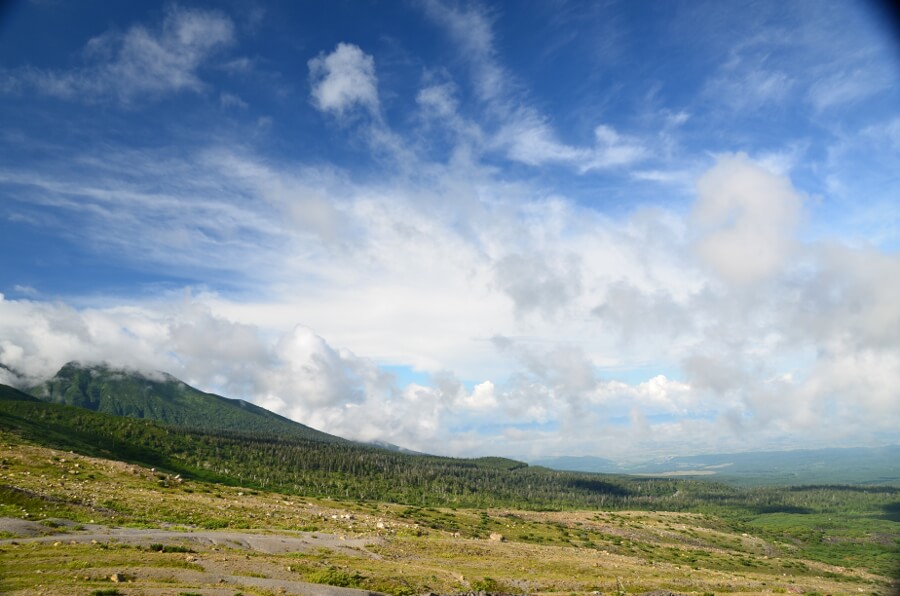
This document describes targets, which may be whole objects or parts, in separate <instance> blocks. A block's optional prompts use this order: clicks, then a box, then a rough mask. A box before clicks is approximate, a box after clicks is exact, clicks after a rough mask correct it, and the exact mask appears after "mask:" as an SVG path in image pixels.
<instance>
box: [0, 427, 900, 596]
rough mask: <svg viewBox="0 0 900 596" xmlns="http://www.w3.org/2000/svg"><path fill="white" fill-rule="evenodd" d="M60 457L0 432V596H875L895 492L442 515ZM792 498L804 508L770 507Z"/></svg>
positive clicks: (880, 588)
mask: <svg viewBox="0 0 900 596" xmlns="http://www.w3.org/2000/svg"><path fill="white" fill-rule="evenodd" d="M73 451H74V450H73ZM73 451H72V452H70V451H63V450H58V449H50V448H47V447H43V446H39V445H37V444H34V443H33V442H30V441H28V440H25V439H23V438H21V437H20V436H17V435H16V434H13V433H9V432H0V517H3V518H5V521H4V522H3V524H2V527H0V532H4V534H3V535H2V536H3V538H2V539H0V570H2V572H0V593H4V594H7V593H9V594H34V593H45V594H91V593H107V594H112V593H117V594H137V593H141V594H179V593H205V594H212V593H219V594H235V593H237V592H241V593H242V594H259V595H262V594H277V593H304V592H306V593H308V592H309V590H308V589H305V588H304V586H308V583H315V584H320V585H327V586H333V587H334V589H335V590H339V589H345V588H349V589H361V590H367V591H374V592H382V593H388V594H400V595H412V594H424V593H437V594H459V593H465V592H470V591H484V592H494V593H529V594H570V593H595V592H600V593H603V594H618V593H629V594H637V593H645V592H651V591H654V590H664V591H671V592H676V593H681V594H710V593H712V594H729V593H743V594H747V593H805V594H815V593H819V594H850V593H852V594H889V593H890V591H891V589H892V588H891V580H892V576H893V575H895V572H896V569H895V568H894V567H893V565H894V564H895V562H896V561H897V560H898V558H897V553H898V548H897V547H898V539H900V529H898V524H900V522H898V520H896V519H894V518H893V517H892V516H894V509H893V508H894V507H895V503H896V502H897V500H898V496H897V494H896V492H892V491H891V490H889V489H885V490H880V489H878V488H877V487H868V488H867V489H865V490H862V489H860V490H846V489H836V488H834V487H831V488H829V487H819V488H815V489H804V491H796V492H791V493H789V494H787V496H786V497H785V498H778V499H773V500H772V502H773V503H777V504H778V505H779V507H778V508H780V509H781V510H774V511H763V510H761V509H760V508H759V506H758V503H759V495H756V496H754V498H753V499H750V500H749V502H748V504H747V506H746V507H743V508H741V507H739V506H738V505H736V504H735V503H736V497H734V496H732V495H731V494H730V493H729V496H728V499H729V501H730V504H729V505H728V506H727V507H724V506H721V505H717V504H715V503H710V504H707V506H706V507H697V508H695V510H694V511H677V510H676V511H647V510H643V511H642V510H628V509H622V508H616V509H612V510H610V509H601V508H598V507H595V508H590V509H588V508H572V509H567V508H560V510H557V511H546V510H543V511H542V510H536V509H530V510H529V509H525V508H521V507H518V506H498V507H478V508H474V507H469V508H462V507H456V508H453V507H441V506H435V505H417V504H415V503H406V504H400V503H386V502H382V501H376V500H359V499H324V498H321V497H312V496H309V495H302V494H297V493H296V492H288V491H269V490H263V489H260V488H258V487H254V486H250V487H248V486H240V485H237V484H234V483H229V484H220V483H215V482H210V481H207V480H204V479H199V478H195V477H186V476H185V475H183V474H182V473H180V472H177V471H175V470H171V469H165V468H161V467H156V466H148V465H140V464H136V463H126V462H122V461H115V460H111V459H104V458H98V457H90V456H86V455H81V454H78V453H75V452H73ZM798 496H799V497H802V502H803V503H805V505H803V506H804V507H805V508H806V509H804V510H803V511H790V510H784V509H785V507H784V506H783V505H784V503H790V502H791V501H790V499H792V498H796V497H798ZM778 508H776V509H778ZM704 509H706V511H705V510H704ZM280 591H281V592H280Z"/></svg>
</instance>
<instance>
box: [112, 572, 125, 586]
mask: <svg viewBox="0 0 900 596" xmlns="http://www.w3.org/2000/svg"><path fill="white" fill-rule="evenodd" d="M109 581H111V582H112V583H114V584H121V583H122V582H124V581H125V576H124V575H123V574H121V573H113V574H112V575H110V576H109Z"/></svg>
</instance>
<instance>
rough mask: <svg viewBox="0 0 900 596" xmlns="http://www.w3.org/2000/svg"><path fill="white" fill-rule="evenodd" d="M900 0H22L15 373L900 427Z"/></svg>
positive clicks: (536, 429) (526, 453)
mask: <svg viewBox="0 0 900 596" xmlns="http://www.w3.org/2000/svg"><path fill="white" fill-rule="evenodd" d="M889 16H890V15H888V14H887V13H886V12H884V11H883V10H882V9H881V8H880V7H879V5H875V4H868V3H865V2H855V1H854V2H850V1H847V2H844V1H839V0H835V1H833V2H828V3H822V2H817V1H810V2H805V1H802V0H798V1H794V2H787V3H785V2H781V1H775V2H767V1H760V2H719V1H710V2H703V1H699V0H698V1H695V0H690V1H682V0H673V1H671V2H652V1H646V0H633V1H631V0H629V1H621V2H616V1H609V2H595V1H590V2H569V1H566V0H552V1H551V0H546V1H527V0H523V1H521V2H501V3H488V2H453V1H449V0H422V1H409V2H403V1H400V0H398V1H391V2H387V1H384V2H375V1H372V2H369V1H365V0H353V1H349V0H348V1H334V2H294V1H287V0H285V1H283V2H279V1H273V2H262V1H260V2H243V1H242V2H237V1H227V0H226V1H223V2H215V3H207V2H189V1H182V2H162V3H160V2H144V1H134V2H115V3H109V2H99V1H94V0H85V1H84V2H78V3H66V2H55V1H52V0H40V1H38V0H33V1H26V0H21V1H18V2H11V3H6V4H4V5H3V9H2V11H0V363H2V364H3V365H4V366H5V367H6V368H0V382H6V383H10V384H15V385H18V386H22V387H28V386H32V385H34V384H36V383H39V382H40V381H42V380H43V379H46V378H49V377H51V376H52V375H53V374H54V373H55V372H56V371H57V370H58V369H59V368H60V367H61V366H62V365H63V364H64V363H66V362H68V361H71V360H78V361H81V362H84V363H99V362H106V363H109V364H110V365H113V366H119V367H125V368H129V369H135V370H140V371H154V370H162V371H166V372H169V373H171V374H173V375H175V376H177V377H179V378H181V379H182V380H184V381H185V382H187V383H189V384H191V385H194V386H196V387H198V388H201V389H203V390H208V391H214V392H217V393H220V394H222V395H226V396H228V397H234V398H242V399H246V400H248V401H252V402H254V403H257V404H259V405H261V406H263V407H266V408H269V409H271V410H273V411H276V412H278V413H280V414H283V415H285V416H288V417H290V418H292V419H294V420H297V421H299V422H302V423H304V424H307V425H310V426H313V427H315V428H318V429H321V430H324V431H327V432H330V433H334V434H338V435H341V436H344V437H347V438H351V439H358V440H364V441H370V440H382V441H388V442H391V443H395V444H398V445H402V446H404V447H407V448H410V449H415V450H419V451H425V452H430V453H436V454H443V455H454V456H472V455H504V456H511V457H518V458H525V459H528V458H540V457H548V456H555V455H593V456H600V457H607V458H611V459H616V460H619V461H628V460H633V459H639V458H650V457H659V456H663V455H673V454H691V453H702V452H712V451H718V452H723V451H746V450H766V449H782V448H798V447H824V446H856V445H879V444H885V443H892V442H897V441H900V39H898V32H897V29H896V28H895V27H894V26H893V25H894V23H893V22H892V21H891V19H890V18H889Z"/></svg>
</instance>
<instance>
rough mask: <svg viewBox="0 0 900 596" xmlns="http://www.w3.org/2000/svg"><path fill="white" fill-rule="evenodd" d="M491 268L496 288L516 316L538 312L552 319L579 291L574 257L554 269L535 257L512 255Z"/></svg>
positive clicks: (536, 255) (539, 257)
mask: <svg viewBox="0 0 900 596" xmlns="http://www.w3.org/2000/svg"><path fill="white" fill-rule="evenodd" d="M494 267H495V271H496V280H497V285H498V286H499V287H500V288H501V289H502V290H503V292H505V293H506V294H507V295H508V296H509V297H510V298H511V299H512V301H513V303H514V304H515V307H516V312H517V314H519V315H520V316H523V315H527V314H529V313H531V312H539V313H541V314H543V315H544V316H548V317H553V316H554V315H556V314H557V313H558V312H559V311H560V310H561V309H563V308H565V307H566V306H567V304H568V303H569V302H571V300H572V299H573V298H575V297H576V296H577V295H578V294H579V292H580V291H581V279H580V268H579V264H578V261H577V259H575V258H574V257H572V258H569V259H565V260H564V263H563V264H562V266H554V265H551V264H549V263H548V262H547V260H546V259H545V258H544V257H543V256H541V255H539V254H531V255H527V256H526V255H520V254H512V255H507V256H505V257H503V258H501V259H500V260H499V261H497V263H496V265H495V266H494Z"/></svg>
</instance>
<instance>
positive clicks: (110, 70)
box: [6, 6, 234, 104]
mask: <svg viewBox="0 0 900 596" xmlns="http://www.w3.org/2000/svg"><path fill="white" fill-rule="evenodd" d="M233 41H234V24H233V23H232V21H231V19H230V18H228V17H227V16H225V15H224V14H222V13H220V12H218V11H207V10H200V9H187V8H182V7H179V6H172V7H171V8H169V9H168V10H167V11H166V16H165V18H164V19H163V22H162V25H161V26H160V27H159V28H158V29H148V28H146V27H144V26H142V25H134V26H132V27H131V28H130V29H128V30H127V31H126V32H125V33H118V32H115V31H112V32H108V33H105V34H103V35H101V36H99V37H96V38H94V39H92V40H90V41H89V42H88V44H87V46H86V47H85V50H84V59H85V61H86V62H87V65H86V66H84V67H82V68H79V69H75V70H70V71H54V70H42V69H38V68H34V67H25V68H21V69H19V70H16V71H12V72H9V73H7V78H8V80H11V81H15V83H16V85H15V86H16V87H18V88H22V87H26V86H27V87H30V88H33V89H35V90H36V91H38V92H40V93H43V94H45V95H51V96H55V97H61V98H64V99H74V100H81V101H97V100H103V99H113V100H116V101H119V102H121V103H123V104H130V103H133V102H135V101H138V100H140V99H143V98H146V97H158V96H162V95H166V94H171V93H178V92H182V91H192V92H199V91H202V90H204V89H205V88H206V85H205V84H204V83H203V82H202V80H201V79H200V76H199V73H198V71H199V70H200V69H201V68H202V67H203V66H204V65H206V64H207V63H208V61H209V59H210V58H211V57H212V56H213V55H214V54H215V53H216V52H217V51H219V50H221V49H222V48H224V47H226V46H228V45H230V44H231V43H232V42H233ZM6 86H7V87H9V85H6Z"/></svg>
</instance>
